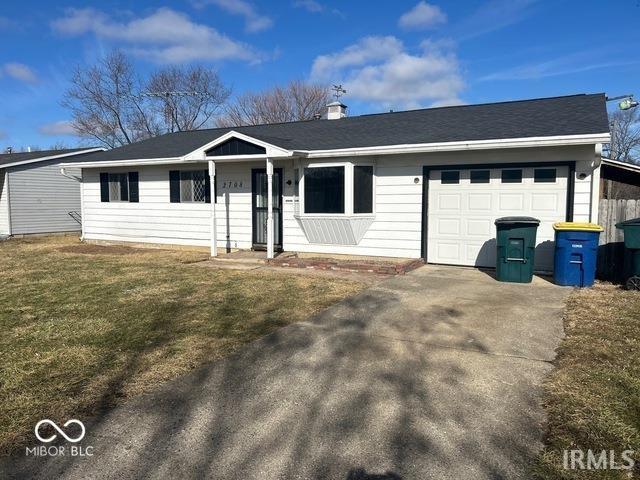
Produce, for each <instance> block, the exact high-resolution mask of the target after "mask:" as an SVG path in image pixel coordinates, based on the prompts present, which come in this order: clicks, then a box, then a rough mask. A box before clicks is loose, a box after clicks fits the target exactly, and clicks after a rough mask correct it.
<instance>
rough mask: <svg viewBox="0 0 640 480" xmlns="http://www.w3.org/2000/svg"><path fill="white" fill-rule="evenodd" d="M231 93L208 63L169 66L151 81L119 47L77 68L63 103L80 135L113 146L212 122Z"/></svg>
mask: <svg viewBox="0 0 640 480" xmlns="http://www.w3.org/2000/svg"><path fill="white" fill-rule="evenodd" d="M229 93H230V92H229V90H228V89H227V88H226V87H225V86H224V85H223V84H222V82H221V81H220V79H219V77H218V75H217V73H216V72H215V71H213V70H207V69H205V68H203V67H185V68H176V67H174V68H167V69H164V70H160V71H158V72H155V73H152V74H151V75H150V77H149V80H148V81H146V82H145V81H143V80H141V79H140V78H139V77H138V76H137V75H136V72H135V69H134V67H133V64H132V63H131V61H130V60H129V59H128V58H127V57H126V56H125V55H124V54H123V53H122V52H119V51H114V52H112V53H111V54H110V55H108V56H107V57H106V58H104V59H102V60H101V61H100V62H98V64H97V65H94V66H91V67H89V68H84V69H83V68H81V67H78V68H77V69H76V71H75V72H74V74H73V76H72V78H71V87H70V88H69V90H68V91H67V92H66V94H65V96H64V99H63V101H62V105H63V106H64V107H66V108H68V109H69V110H70V111H71V115H72V125H73V127H74V128H75V129H76V131H77V132H78V134H79V135H80V136H82V137H85V138H90V139H93V140H97V141H98V142H99V143H100V144H102V145H104V146H107V147H110V148H113V147H118V146H122V145H126V144H129V143H133V142H136V141H139V140H142V139H145V138H149V137H153V136H156V135H160V134H162V133H167V132H174V131H178V130H190V129H194V128H201V127H203V126H205V125H207V124H210V123H211V122H212V117H213V116H214V115H215V113H216V112H217V111H218V110H220V108H221V106H222V105H223V104H224V102H226V100H227V98H228V97H229Z"/></svg>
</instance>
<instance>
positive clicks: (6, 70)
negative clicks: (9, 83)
mask: <svg viewBox="0 0 640 480" xmlns="http://www.w3.org/2000/svg"><path fill="white" fill-rule="evenodd" d="M3 75H4V76H7V77H11V78H13V79H14V80H19V81H21V82H25V83H37V82H38V77H37V76H36V74H35V73H34V71H33V70H32V69H31V68H30V67H28V66H27V65H25V64H23V63H17V62H10V63H5V64H4V65H2V66H0V76H3Z"/></svg>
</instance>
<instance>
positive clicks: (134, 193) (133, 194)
mask: <svg viewBox="0 0 640 480" xmlns="http://www.w3.org/2000/svg"><path fill="white" fill-rule="evenodd" d="M138 191H139V190H138V172H129V201H130V202H136V203H137V202H139V201H140V195H139V193H138Z"/></svg>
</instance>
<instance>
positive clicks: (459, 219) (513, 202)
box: [427, 167, 569, 271]
mask: <svg viewBox="0 0 640 480" xmlns="http://www.w3.org/2000/svg"><path fill="white" fill-rule="evenodd" d="M568 173H569V169H568V167H535V168H533V167H530V168H492V169H473V170H432V171H431V174H430V179H429V205H428V244H427V245H428V248H427V260H428V261H429V262H431V263H444V264H451V265H470V266H477V267H495V262H496V240H495V238H496V234H495V230H496V228H495V225H494V221H495V220H496V218H500V217H507V216H523V215H525V216H531V217H535V218H538V219H540V221H541V223H540V227H539V228H538V236H537V243H538V245H537V247H536V265H535V266H536V269H537V270H543V271H551V270H553V238H554V232H553V228H552V225H553V224H554V223H555V222H560V221H564V220H565V218H566V207H567V184H568V182H567V177H568Z"/></svg>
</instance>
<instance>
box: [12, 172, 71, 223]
mask: <svg viewBox="0 0 640 480" xmlns="http://www.w3.org/2000/svg"><path fill="white" fill-rule="evenodd" d="M59 164H60V160H56V161H55V162H43V163H31V164H26V165H21V166H16V167H10V168H8V169H7V175H8V177H9V184H10V191H11V195H10V198H9V202H10V206H9V211H10V215H11V218H10V221H11V234H12V235H21V234H32V233H57V232H76V231H77V232H79V231H80V224H78V223H77V222H76V221H75V220H73V218H71V216H70V215H69V212H78V213H80V183H79V182H77V181H75V180H72V179H70V178H67V177H64V176H63V175H62V174H61V173H60V166H59ZM66 170H67V173H68V174H69V175H75V176H78V177H79V176H80V169H78V168H67V169H66Z"/></svg>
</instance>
